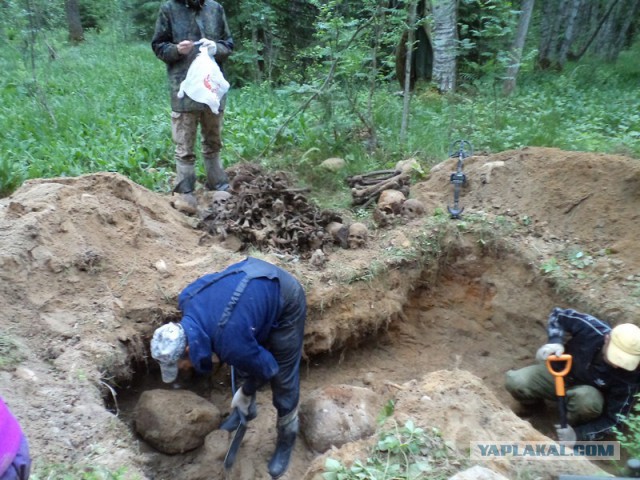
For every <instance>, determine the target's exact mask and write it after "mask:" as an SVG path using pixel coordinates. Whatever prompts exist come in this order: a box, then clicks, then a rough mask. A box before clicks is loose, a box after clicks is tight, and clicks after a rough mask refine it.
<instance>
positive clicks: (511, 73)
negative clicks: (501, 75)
mask: <svg viewBox="0 0 640 480" xmlns="http://www.w3.org/2000/svg"><path fill="white" fill-rule="evenodd" d="M534 4H535V0H522V7H521V12H520V19H519V20H518V29H517V30H516V36H515V38H514V39H513V45H512V46H511V64H510V65H509V67H508V68H507V75H506V77H507V78H506V79H505V81H504V85H503V91H504V94H505V95H511V92H513V90H514V89H515V88H516V77H517V76H518V71H519V70H520V60H521V59H522V50H523V49H524V42H525V40H526V39H527V32H528V31H529V22H530V21H531V13H532V12H533V5H534Z"/></svg>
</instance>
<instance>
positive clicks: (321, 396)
mask: <svg viewBox="0 0 640 480" xmlns="http://www.w3.org/2000/svg"><path fill="white" fill-rule="evenodd" d="M381 407H382V401H381V399H380V397H379V396H378V395H377V394H376V393H374V392H373V391H371V390H369V389H368V388H363V387H353V386H350V385H330V386H328V387H324V388H321V389H318V390H315V391H313V392H311V394H310V395H309V396H308V397H307V398H306V399H305V400H304V401H303V402H302V403H301V405H300V424H301V429H300V431H301V432H302V434H303V435H304V438H305V440H306V442H307V444H308V445H309V447H311V449H313V450H314V451H316V452H319V453H322V452H325V451H327V450H329V449H330V448H331V447H332V446H334V447H340V446H342V445H344V444H345V443H348V442H353V441H356V440H359V439H361V438H365V437H369V436H370V435H373V433H375V429H376V417H377V415H378V413H379V411H380V408H381Z"/></svg>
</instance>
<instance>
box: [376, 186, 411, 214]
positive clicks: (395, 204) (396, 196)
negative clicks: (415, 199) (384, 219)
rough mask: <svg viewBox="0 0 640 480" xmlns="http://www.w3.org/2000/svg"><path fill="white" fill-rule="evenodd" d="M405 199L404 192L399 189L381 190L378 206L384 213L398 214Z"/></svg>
mask: <svg viewBox="0 0 640 480" xmlns="http://www.w3.org/2000/svg"><path fill="white" fill-rule="evenodd" d="M405 200H406V197H405V196H404V193H402V192H400V191H399V190H383V191H382V193H381V194H380V198H378V208H379V209H380V211H381V212H382V213H384V214H385V215H400V213H401V211H402V204H403V203H404V201H405Z"/></svg>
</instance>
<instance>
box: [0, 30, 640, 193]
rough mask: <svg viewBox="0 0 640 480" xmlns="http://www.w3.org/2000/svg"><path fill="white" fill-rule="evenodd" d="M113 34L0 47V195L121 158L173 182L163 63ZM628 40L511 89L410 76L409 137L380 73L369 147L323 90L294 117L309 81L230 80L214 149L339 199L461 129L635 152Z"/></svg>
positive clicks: (483, 142) (504, 140)
mask: <svg viewBox="0 0 640 480" xmlns="http://www.w3.org/2000/svg"><path fill="white" fill-rule="evenodd" d="M115 38H116V37H115V36H110V35H107V34H103V35H102V36H99V35H97V34H91V33H89V34H87V41H86V42H84V43H83V44H82V45H80V46H77V47H72V46H69V45H67V44H65V43H64V42H63V41H58V42H57V43H56V42H53V43H54V46H55V47H56V50H57V53H58V55H57V59H56V60H50V59H49V58H48V57H47V56H46V52H47V50H46V47H45V46H44V44H42V45H40V44H37V45H36V48H35V50H34V52H35V56H34V62H33V64H34V65H35V67H36V68H35V70H34V69H32V68H31V65H32V62H31V58H29V57H28V56H27V55H26V54H25V53H24V52H23V50H24V49H21V48H20V45H18V44H11V43H9V44H8V45H6V46H5V48H3V51H2V52H0V67H2V68H3V69H4V70H5V71H10V72H11V75H6V76H4V77H3V78H2V79H0V128H2V131H3V136H2V138H0V196H6V195H8V194H10V193H11V192H12V191H13V190H14V189H15V188H17V187H18V186H19V185H20V184H21V183H22V182H23V181H24V180H25V179H27V178H35V177H53V176H75V175H80V174H83V173H90V172H96V171H117V172H120V173H122V174H124V175H126V176H128V177H130V178H131V179H132V180H134V181H135V182H137V183H140V184H141V185H144V186H145V187H148V188H150V189H153V190H157V191H168V190H169V188H170V182H171V174H172V172H173V168H174V167H173V152H172V150H173V148H172V143H171V134H170V125H169V123H170V121H169V114H170V107H169V101H168V95H167V90H166V73H165V68H164V65H163V64H162V62H160V61H159V60H157V59H156V58H155V57H154V56H153V53H152V52H151V49H150V46H149V45H148V44H146V43H125V44H122V43H120V42H119V41H116V40H115ZM50 41H51V40H50ZM638 54H640V46H639V45H635V46H634V49H633V50H631V51H629V52H624V53H623V55H622V56H621V58H620V59H619V61H618V63H617V64H615V65H605V64H602V63H598V64H597V68H595V67H596V64H594V65H591V64H588V63H584V64H579V65H568V66H567V68H566V69H565V71H564V72H563V73H553V74H551V73H544V74H537V73H533V72H530V71H529V72H527V71H524V72H523V74H522V77H521V78H520V79H519V88H518V90H517V92H516V94H515V95H513V96H511V97H509V98H504V97H502V96H500V95H499V94H498V93H497V92H499V88H497V85H494V84H491V83H479V82H478V83H475V84H473V85H462V86H461V89H460V91H459V93H457V94H452V95H445V96H442V95H439V94H437V93H434V91H433V89H432V88H431V87H430V86H428V85H419V86H418V87H417V89H416V91H415V92H414V94H413V97H412V103H411V119H410V123H409V131H408V135H407V142H406V144H400V143H399V129H400V118H401V112H402V103H403V99H402V98H401V97H400V96H398V95H396V94H395V90H396V86H395V83H394V82H392V83H390V84H385V85H382V86H381V87H380V89H379V90H378V92H379V93H378V94H377V96H376V98H375V99H374V109H373V116H374V118H375V122H376V128H377V134H378V139H379V146H378V148H377V149H376V150H375V151H374V152H373V153H369V152H368V150H367V147H366V141H365V140H366V139H365V138H363V136H362V131H363V129H362V125H361V124H360V123H359V120H358V119H357V117H356V115H354V114H353V112H350V111H349V110H348V109H346V108H344V105H346V102H344V101H338V99H333V98H322V100H321V101H319V102H315V103H312V104H311V106H310V107H309V108H308V109H307V110H305V111H304V113H302V114H299V115H296V116H293V117H292V113H293V112H295V111H296V110H297V109H298V107H299V105H300V104H301V103H302V102H303V101H305V100H306V99H307V98H308V96H309V95H310V93H308V92H306V91H305V89H304V88H302V86H300V85H287V86H285V87H279V88H273V87H271V86H268V85H249V86H246V87H244V88H241V89H233V88H232V90H231V92H230V94H229V101H228V106H227V110H226V112H225V131H224V141H225V150H224V160H225V162H226V163H227V165H230V164H233V163H236V162H240V161H246V160H249V161H259V162H260V163H262V164H263V165H264V166H265V167H267V168H270V169H286V170H293V171H295V172H296V173H297V174H298V176H299V178H300V180H301V181H302V182H303V183H306V184H309V185H311V186H313V187H314V195H315V196H316V197H319V198H322V199H324V200H323V201H324V202H325V203H328V204H331V205H332V206H345V205H347V204H348V202H349V196H348V192H347V189H346V186H345V184H344V177H345V176H346V175H351V174H356V173H362V172H364V171H371V170H375V169H382V168H389V167H390V166H393V165H395V162H397V161H398V160H401V159H404V158H407V157H409V156H414V157H416V158H417V159H418V160H419V161H420V162H421V164H422V165H424V166H425V167H429V166H431V165H433V164H435V163H438V162H440V161H442V160H444V159H445V158H446V157H447V156H448V147H449V143H450V142H451V141H453V140H458V139H460V138H464V139H467V140H469V141H470V142H471V143H472V144H473V145H474V147H475V150H476V151H484V152H498V151H503V150H508V149H516V148H520V147H523V146H527V145H529V146H548V147H557V148H562V149H567V150H583V151H594V152H595V151H597V152H605V153H623V154H628V155H632V156H634V157H639V158H640V142H639V141H638V140H639V139H640V113H639V112H640V98H638V96H637V88H636V87H637V83H638V79H639V78H640V67H639V66H638V62H635V61H634V58H637V55H638ZM339 91H340V89H339V88H338V89H336V92H339ZM338 94H339V93H335V95H338ZM332 102H334V105H333V107H334V108H333V109H332V108H328V107H331V106H332ZM327 112H330V113H327ZM285 123H286V127H285V128H284V129H282V132H281V135H279V136H278V138H277V139H274V135H275V134H276V132H277V131H279V130H280V128H281V127H282V126H283V125H285ZM330 156H341V157H342V158H344V159H345V161H346V169H345V170H344V171H343V172H340V173H338V174H335V173H327V172H325V171H324V170H321V169H319V168H318V165H319V164H320V163H321V162H322V161H323V160H324V159H325V158H327V157H330ZM199 169H200V171H199V174H200V175H203V172H202V167H201V166H199ZM427 169H428V168H427ZM345 192H346V193H345Z"/></svg>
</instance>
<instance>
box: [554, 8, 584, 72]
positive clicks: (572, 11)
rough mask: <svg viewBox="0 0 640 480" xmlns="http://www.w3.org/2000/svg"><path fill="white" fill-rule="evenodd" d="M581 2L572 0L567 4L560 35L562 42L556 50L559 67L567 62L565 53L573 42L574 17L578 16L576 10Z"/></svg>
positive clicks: (566, 53)
mask: <svg viewBox="0 0 640 480" xmlns="http://www.w3.org/2000/svg"><path fill="white" fill-rule="evenodd" d="M581 3H582V0H573V1H572V2H571V5H570V6H569V12H568V16H567V20H566V22H565V30H564V35H563V37H562V42H561V43H560V49H559V50H558V66H559V67H560V68H562V67H564V64H565V63H567V55H568V54H569V49H570V48H571V44H572V43H573V39H574V31H575V26H576V18H577V17H578V11H579V10H580V4H581Z"/></svg>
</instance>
